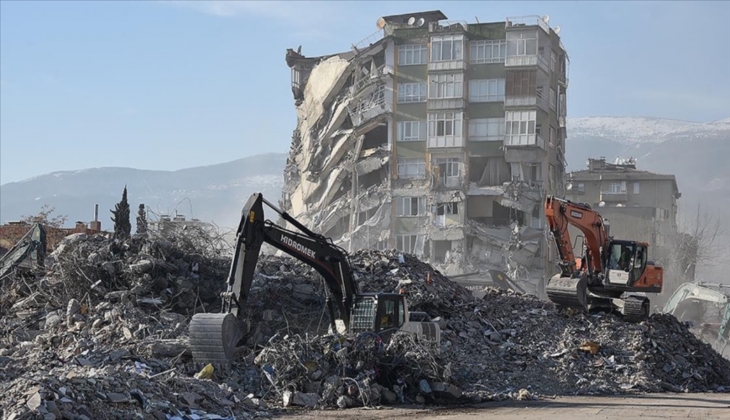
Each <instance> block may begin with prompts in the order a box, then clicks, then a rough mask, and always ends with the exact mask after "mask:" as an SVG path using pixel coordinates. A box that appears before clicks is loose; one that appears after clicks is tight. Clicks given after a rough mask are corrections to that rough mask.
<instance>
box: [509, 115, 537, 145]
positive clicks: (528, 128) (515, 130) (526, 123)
mask: <svg viewBox="0 0 730 420" xmlns="http://www.w3.org/2000/svg"><path fill="white" fill-rule="evenodd" d="M536 119H537V111H507V112H505V135H506V138H507V141H508V144H534V143H535V120H536Z"/></svg>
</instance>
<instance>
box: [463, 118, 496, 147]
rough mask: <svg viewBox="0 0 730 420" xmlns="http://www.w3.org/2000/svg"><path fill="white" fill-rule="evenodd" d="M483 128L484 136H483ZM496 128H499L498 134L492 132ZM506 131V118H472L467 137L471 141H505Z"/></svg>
mask: <svg viewBox="0 0 730 420" xmlns="http://www.w3.org/2000/svg"><path fill="white" fill-rule="evenodd" d="M482 126H483V129H484V134H483V135H482V134H481V129H482ZM494 127H497V131H496V133H497V134H494V131H492V130H493V129H494ZM477 130H479V131H477ZM504 130H505V119H504V118H470V119H469V127H468V136H467V137H468V139H469V141H504Z"/></svg>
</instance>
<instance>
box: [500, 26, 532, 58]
mask: <svg viewBox="0 0 730 420" xmlns="http://www.w3.org/2000/svg"><path fill="white" fill-rule="evenodd" d="M535 54H537V31H521V32H514V31H510V32H507V57H510V56H514V55H535Z"/></svg>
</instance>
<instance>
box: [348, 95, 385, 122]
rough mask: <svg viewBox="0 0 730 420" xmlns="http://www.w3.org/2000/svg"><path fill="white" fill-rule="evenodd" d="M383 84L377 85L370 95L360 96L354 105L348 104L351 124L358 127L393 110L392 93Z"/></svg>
mask: <svg viewBox="0 0 730 420" xmlns="http://www.w3.org/2000/svg"><path fill="white" fill-rule="evenodd" d="M388 90H389V89H387V88H386V87H385V86H382V85H381V86H378V87H377V88H376V89H375V90H374V91H373V92H371V93H370V95H368V96H366V97H364V98H361V99H359V100H357V101H356V102H355V104H354V105H348V106H347V111H348V113H349V114H350V119H351V120H352V125H353V126H355V127H359V126H360V125H362V124H363V123H365V122H367V121H370V120H372V119H373V118H376V117H378V116H380V115H383V114H387V113H390V112H392V110H393V93H392V91H390V92H388Z"/></svg>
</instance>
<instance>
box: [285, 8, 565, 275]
mask: <svg viewBox="0 0 730 420" xmlns="http://www.w3.org/2000/svg"><path fill="white" fill-rule="evenodd" d="M548 21H549V18H548V17H547V16H545V17H539V16H532V17H524V18H508V19H506V20H504V21H500V22H489V23H479V22H477V23H467V22H460V21H459V22H453V21H451V22H450V21H446V16H445V15H444V14H443V13H441V12H440V11H428V12H419V13H410V14H404V15H396V16H385V17H382V18H380V19H378V21H377V26H378V32H377V33H376V34H374V35H373V36H371V37H369V38H367V39H366V40H364V41H363V42H361V43H358V44H355V45H353V46H352V49H351V50H350V51H347V52H344V53H338V54H332V55H327V56H323V57H305V56H304V55H302V54H301V51H294V50H292V49H290V50H288V51H287V56H286V61H287V64H288V66H289V67H290V68H291V72H292V92H293V94H294V99H295V105H296V112H297V117H298V123H297V128H296V130H295V131H294V135H293V140H292V148H291V153H290V158H289V162H288V165H287V170H286V186H285V191H284V194H283V198H282V205H283V206H284V208H285V209H286V210H287V211H289V212H290V213H292V214H293V215H294V216H295V217H297V218H299V219H301V220H302V221H303V222H304V223H305V224H307V225H309V226H311V227H313V228H314V229H315V230H316V231H318V232H321V233H323V234H325V235H326V236H329V237H332V238H335V240H336V242H337V243H339V244H340V245H342V246H344V247H345V248H347V249H350V250H353V251H354V250H357V249H361V248H396V249H398V250H401V251H403V252H406V253H413V254H417V255H419V256H420V257H422V258H424V259H426V260H429V261H430V262H432V263H434V264H437V265H438V266H439V267H440V268H441V269H443V270H445V271H447V272H448V273H450V274H457V273H463V272H469V271H470V270H479V269H481V268H484V267H498V268H502V269H506V270H508V272H509V273H510V274H512V275H514V276H517V277H521V278H528V277H529V278H533V279H537V278H539V277H542V276H544V275H546V273H545V271H549V272H550V273H548V274H547V275H549V274H551V273H552V270H554V268H553V265H552V264H549V261H550V260H552V259H554V258H555V255H554V252H552V251H551V247H549V246H548V245H547V242H546V238H547V235H546V234H545V231H544V226H545V223H544V214H543V208H542V200H543V198H544V196H545V195H546V194H557V195H560V196H562V195H563V194H564V179H565V169H564V168H565V158H564V156H565V140H566V137H567V135H566V115H567V87H568V63H569V61H568V55H567V53H566V50H565V48H564V47H563V44H562V42H561V40H560V37H559V35H558V34H559V31H560V30H559V28H551V27H550V25H549V24H548Z"/></svg>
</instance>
